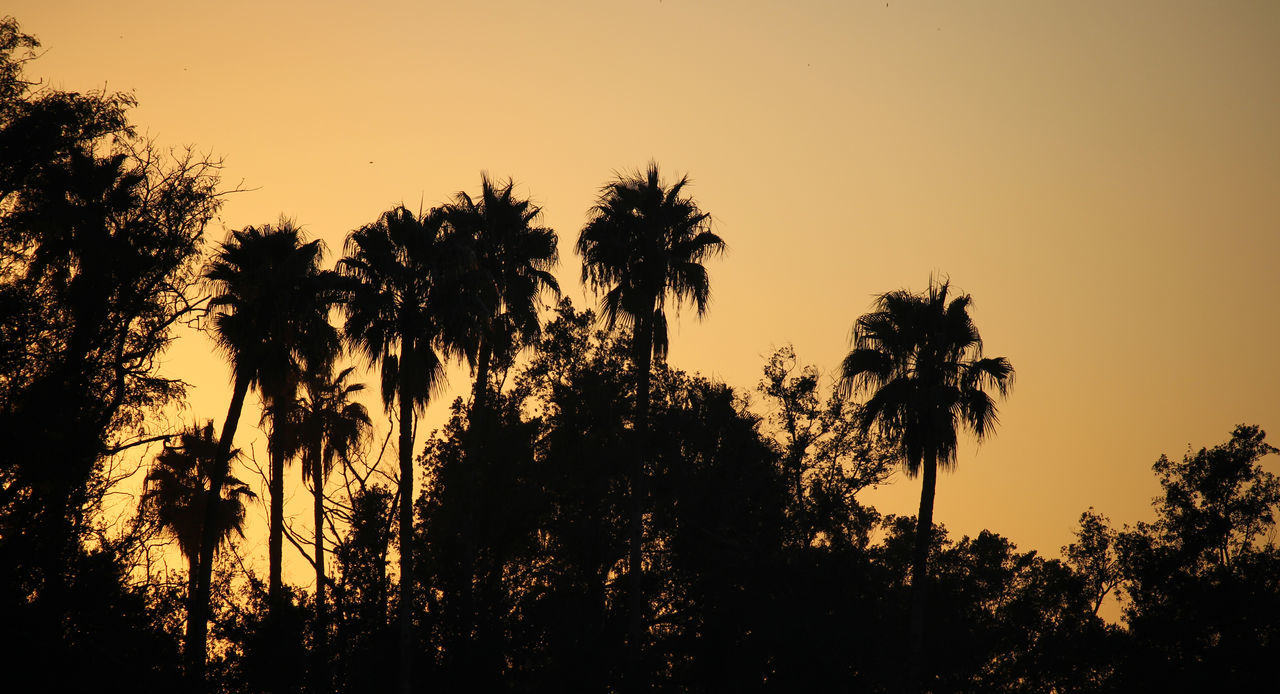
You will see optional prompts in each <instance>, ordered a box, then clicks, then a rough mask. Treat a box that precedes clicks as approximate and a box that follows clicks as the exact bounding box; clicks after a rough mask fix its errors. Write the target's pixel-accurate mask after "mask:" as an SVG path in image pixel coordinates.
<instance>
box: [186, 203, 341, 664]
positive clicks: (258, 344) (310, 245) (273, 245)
mask: <svg viewBox="0 0 1280 694" xmlns="http://www.w3.org/2000/svg"><path fill="white" fill-rule="evenodd" d="M322 253H323V249H322V247H321V243H320V241H319V240H315V241H309V242H306V241H303V236H302V232H301V230H300V229H298V228H297V227H296V226H294V225H293V224H292V223H290V222H288V221H287V220H284V221H282V222H281V223H280V224H278V225H276V226H271V225H264V226H262V227H252V226H249V227H245V228H244V229H241V230H238V231H233V232H232V233H231V236H230V238H228V239H227V241H225V242H224V243H223V244H222V245H221V247H220V248H219V250H218V252H217V253H216V254H215V256H214V257H213V259H212V260H210V262H209V264H208V267H207V268H206V270H205V277H206V278H207V279H208V280H209V282H210V283H211V284H212V287H213V292H214V293H213V297H212V299H211V300H210V307H211V311H212V313H213V332H214V337H215V339H216V340H217V343H218V346H219V347H220V348H221V349H222V351H223V352H224V353H225V354H226V356H227V358H228V360H229V361H230V362H231V368H232V374H233V379H234V384H235V385H234V387H233V389H232V396H231V405H230V407H229V409H228V411H227V419H226V423H225V424H223V427H222V435H221V437H220V438H219V441H218V455H219V457H222V456H226V455H228V454H229V451H230V450H231V443H232V441H233V440H234V437H235V432H236V428H237V427H238V425H239V421H240V413H241V410H242V409H243V406H244V398H245V395H246V394H247V393H248V391H249V388H251V387H256V388H257V389H258V390H259V391H260V392H261V393H262V396H263V400H264V402H265V404H266V405H267V406H268V408H270V407H272V406H273V405H275V404H276V403H282V402H285V401H287V399H291V398H292V397H293V393H294V388H295V385H296V383H295V376H294V374H296V373H297V370H298V365H299V364H302V363H311V364H315V363H325V362H326V361H327V359H328V357H329V355H332V354H334V353H335V352H336V349H337V332H336V330H335V329H334V328H333V326H331V325H330V324H329V321H328V311H329V306H330V305H332V303H333V301H334V300H336V298H337V294H336V291H337V290H336V286H335V285H334V280H333V278H331V277H330V276H328V275H327V274H326V273H324V272H322V271H320V269H319V263H320V260H321V257H322ZM272 429H273V430H272V434H271V439H272V442H271V446H270V448H271V451H272V479H271V482H272V487H273V489H272V493H271V496H272V512H271V516H272V524H271V527H272V542H271V543H270V548H269V550H270V552H269V553H270V559H271V562H270V563H271V569H270V571H271V573H270V581H269V584H268V585H269V595H270V597H269V600H268V602H269V604H271V605H273V606H278V605H281V604H282V602H283V595H282V593H281V588H280V584H281V581H280V575H279V574H280V567H279V564H280V559H281V548H280V540H279V539H278V537H277V533H279V532H283V527H282V524H283V515H284V514H283V506H282V504H283V499H284V491H283V483H284V479H283V476H284V471H283V465H284V463H283V458H282V457H281V455H280V453H281V452H282V450H283V446H282V441H281V439H280V434H279V433H278V432H277V431H276V429H277V427H274V426H273V427H272ZM211 482H212V484H211V485H210V490H209V492H210V495H211V497H212V498H216V497H217V495H218V494H220V493H221V489H222V484H223V480H222V479H221V478H220V477H219V476H217V475H215V476H214V477H213V479H212V480H211ZM212 508H213V507H210V509H211V510H210V515H211V516H212ZM214 528H215V525H214V519H213V518H212V517H210V518H209V519H208V521H207V522H206V526H205V536H204V538H203V539H202V542H201V546H200V573H201V576H200V581H199V582H198V583H197V591H196V596H195V600H194V601H193V602H194V604H193V605H192V608H191V614H192V615H193V616H194V617H193V619H191V620H189V622H188V636H187V650H188V653H187V659H188V668H189V669H190V671H191V673H192V677H193V679H194V681H195V682H197V683H199V682H202V681H203V670H204V666H203V664H204V660H205V658H206V652H205V651H206V649H205V643H206V639H207V633H208V632H207V624H206V619H205V616H206V615H207V612H206V610H207V608H208V600H209V580H210V576H211V571H212V551H213V546H214V543H215V540H216V538H215V536H214V533H213V530H214Z"/></svg>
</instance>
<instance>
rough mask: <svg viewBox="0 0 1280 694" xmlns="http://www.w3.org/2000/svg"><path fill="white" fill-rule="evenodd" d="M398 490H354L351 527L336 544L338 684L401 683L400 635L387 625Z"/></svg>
mask: <svg viewBox="0 0 1280 694" xmlns="http://www.w3.org/2000/svg"><path fill="white" fill-rule="evenodd" d="M394 497H395V495H394V493H393V492H392V491H391V490H389V489H387V488H386V487H382V486H379V485H369V486H366V487H362V488H359V489H356V490H354V491H353V493H352V494H351V496H350V499H349V501H350V509H349V514H348V515H347V532H346V534H345V535H344V536H343V537H342V539H341V540H340V541H339V542H338V543H337V544H336V545H335V547H334V552H333V554H334V559H335V560H336V563H337V573H336V581H335V585H334V615H335V626H336V628H335V632H334V648H333V651H332V653H333V659H332V662H331V665H332V671H333V673H334V679H335V683H336V685H335V689H336V690H337V691H342V692H371V693H372V692H385V691H389V690H391V689H392V688H393V687H394V686H395V683H396V662H397V651H396V643H397V635H396V633H395V631H394V630H392V629H389V628H388V622H387V616H388V596H389V593H390V585H389V582H388V578H387V555H388V553H389V551H390V549H389V548H390V544H391V539H392V535H393V532H392V529H393V524H392V519H393V518H394V517H395V514H396V504H395V498H394Z"/></svg>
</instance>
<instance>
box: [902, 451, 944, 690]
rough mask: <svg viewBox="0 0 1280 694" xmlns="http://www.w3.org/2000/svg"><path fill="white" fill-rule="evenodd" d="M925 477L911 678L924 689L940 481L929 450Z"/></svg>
mask: <svg viewBox="0 0 1280 694" xmlns="http://www.w3.org/2000/svg"><path fill="white" fill-rule="evenodd" d="M921 462H922V463H923V464H924V475H923V478H924V479H923V481H922V483H921V485H920V514H919V515H918V516H917V517H916V546H915V551H914V553H913V555H912V557H911V622H910V629H911V630H910V633H909V638H910V640H911V641H910V646H911V651H910V655H911V666H910V667H911V669H910V677H911V680H910V682H908V686H909V690H910V691H912V692H923V691H926V688H925V667H924V637H925V628H924V624H925V612H926V610H927V607H928V602H929V572H928V561H929V545H930V544H931V542H932V539H933V496H934V491H935V489H936V487H937V481H938V457H937V454H936V453H935V452H933V451H926V452H925V457H924V460H923V461H921Z"/></svg>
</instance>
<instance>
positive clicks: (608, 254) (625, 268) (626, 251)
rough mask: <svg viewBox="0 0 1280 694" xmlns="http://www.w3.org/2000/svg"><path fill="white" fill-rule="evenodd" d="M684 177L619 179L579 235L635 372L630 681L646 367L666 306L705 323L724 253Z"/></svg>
mask: <svg viewBox="0 0 1280 694" xmlns="http://www.w3.org/2000/svg"><path fill="white" fill-rule="evenodd" d="M688 183H689V179H688V177H687V176H685V177H682V178H681V179H680V180H679V181H677V182H676V183H674V184H672V185H671V186H664V185H663V184H662V181H661V179H660V177H659V175H658V165H657V163H656V162H650V163H649V166H648V169H647V170H646V171H645V172H644V173H639V172H637V173H634V174H632V175H629V176H618V177H617V178H616V179H615V180H613V181H611V182H609V183H608V184H606V185H605V186H604V188H602V189H601V191H600V196H599V198H598V199H597V201H596V205H595V206H594V207H593V208H591V210H590V212H589V213H588V221H587V224H586V226H584V227H583V228H582V231H581V232H580V233H579V235H578V254H579V255H581V256H582V281H583V282H584V283H587V284H589V285H590V286H591V287H592V289H593V290H594V291H596V292H597V293H601V292H603V294H604V296H603V297H602V299H601V302H600V305H601V313H602V316H603V318H604V319H605V322H606V323H607V324H608V327H609V328H610V329H613V327H614V326H616V325H618V324H621V325H622V326H623V327H630V328H631V330H632V350H633V352H632V353H633V356H634V359H635V366H636V405H635V422H634V428H635V432H636V440H635V459H634V461H633V463H632V464H633V468H632V471H631V524H630V525H631V527H630V531H629V557H628V566H629V570H628V574H629V579H628V580H629V583H630V585H629V590H630V594H629V611H628V629H627V633H628V642H629V643H628V654H629V658H630V659H631V667H632V669H633V673H632V674H633V675H637V674H638V673H637V672H634V670H635V668H637V667H638V663H639V658H640V651H641V643H640V642H641V638H642V631H643V626H642V622H643V616H642V612H643V607H644V598H643V594H642V592H641V591H642V583H643V581H642V573H643V557H642V551H643V543H644V528H643V522H644V506H645V489H646V481H645V465H646V460H645V457H646V456H645V450H646V445H645V444H646V438H647V436H648V432H647V429H648V417H649V398H650V394H649V381H650V367H651V364H652V362H651V359H652V358H653V357H657V358H658V360H659V361H661V360H663V359H665V358H666V354H667V317H666V312H665V308H666V304H667V300H668V298H670V299H672V300H673V302H674V303H675V304H676V306H677V309H678V307H679V305H680V304H682V303H685V302H689V303H692V304H693V306H694V308H695V310H696V311H697V315H698V316H699V317H702V316H703V315H704V314H705V313H706V310H707V303H708V300H709V299H710V296H711V284H710V281H709V278H708V276H707V269H706V268H705V267H704V266H703V265H702V261H703V260H705V259H706V258H708V257H711V256H715V255H718V254H720V253H722V252H723V251H724V248H725V245H724V241H723V240H721V238H720V237H719V236H717V235H715V234H714V233H712V232H711V230H710V226H711V215H709V214H707V213H705V212H703V211H702V210H700V209H698V205H697V203H695V202H694V200H693V199H692V198H690V197H687V196H685V195H684V189H685V186H687V185H688Z"/></svg>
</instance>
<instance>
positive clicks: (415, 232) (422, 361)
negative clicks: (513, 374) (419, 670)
mask: <svg viewBox="0 0 1280 694" xmlns="http://www.w3.org/2000/svg"><path fill="white" fill-rule="evenodd" d="M444 221H445V220H444V215H442V214H441V213H439V212H438V211H433V212H431V213H430V214H426V215H422V216H416V215H414V214H413V213H412V212H410V211H409V210H407V209H405V208H403V207H398V208H396V209H394V210H391V211H389V212H386V213H384V214H383V215H382V216H381V217H379V218H378V221H376V222H374V223H372V224H368V225H366V226H364V227H361V228H360V229H357V230H355V231H353V232H351V234H349V235H348V236H347V243H346V256H345V257H344V258H342V260H340V261H339V262H338V269H339V271H340V272H341V273H342V274H343V275H344V276H345V277H347V278H348V279H349V280H350V283H349V285H348V294H347V297H346V300H345V302H344V303H343V311H344V313H345V314H346V326H345V328H344V329H345V333H346V339H347V340H348V342H349V343H350V344H351V345H352V346H353V347H354V348H355V349H356V350H358V351H359V352H360V353H361V354H362V355H363V356H364V358H365V359H366V360H367V361H368V362H369V363H370V364H371V365H375V366H378V367H379V368H380V371H381V376H382V402H383V404H384V406H385V407H386V408H387V411H388V412H390V411H392V406H393V404H396V403H398V404H399V420H400V492H399V495H400V514H399V516H400V518H399V524H400V529H399V540H400V685H399V686H400V689H401V691H404V692H407V691H408V690H409V688H410V686H411V685H410V681H411V679H410V678H411V670H410V665H411V658H412V653H413V611H414V608H413V605H414V600H413V590H412V577H413V575H414V572H413V541H412V538H413V438H414V436H413V427H414V418H415V416H416V415H417V414H418V413H419V412H421V411H422V410H423V409H424V408H425V407H426V405H427V403H428V401H429V400H430V399H431V397H432V396H433V395H434V394H435V393H437V392H438V391H439V389H440V388H441V386H442V385H443V382H444V358H445V357H447V356H449V355H460V354H464V353H465V346H466V337H467V335H468V333H467V330H466V328H467V323H468V320H469V318H470V317H471V316H474V315H476V311H475V310H474V306H473V301H474V297H471V296H468V295H466V294H465V293H463V292H461V291H459V289H460V288H459V284H458V281H459V279H460V278H461V277H462V276H463V273H464V272H465V271H466V270H469V269H470V268H473V267H474V266H475V255H474V252H473V251H472V250H471V249H470V248H469V247H468V246H467V245H466V244H465V243H464V242H463V241H464V240H463V239H460V238H459V237H458V235H457V234H454V233H451V230H450V229H449V227H448V226H447V225H445V224H444Z"/></svg>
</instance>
